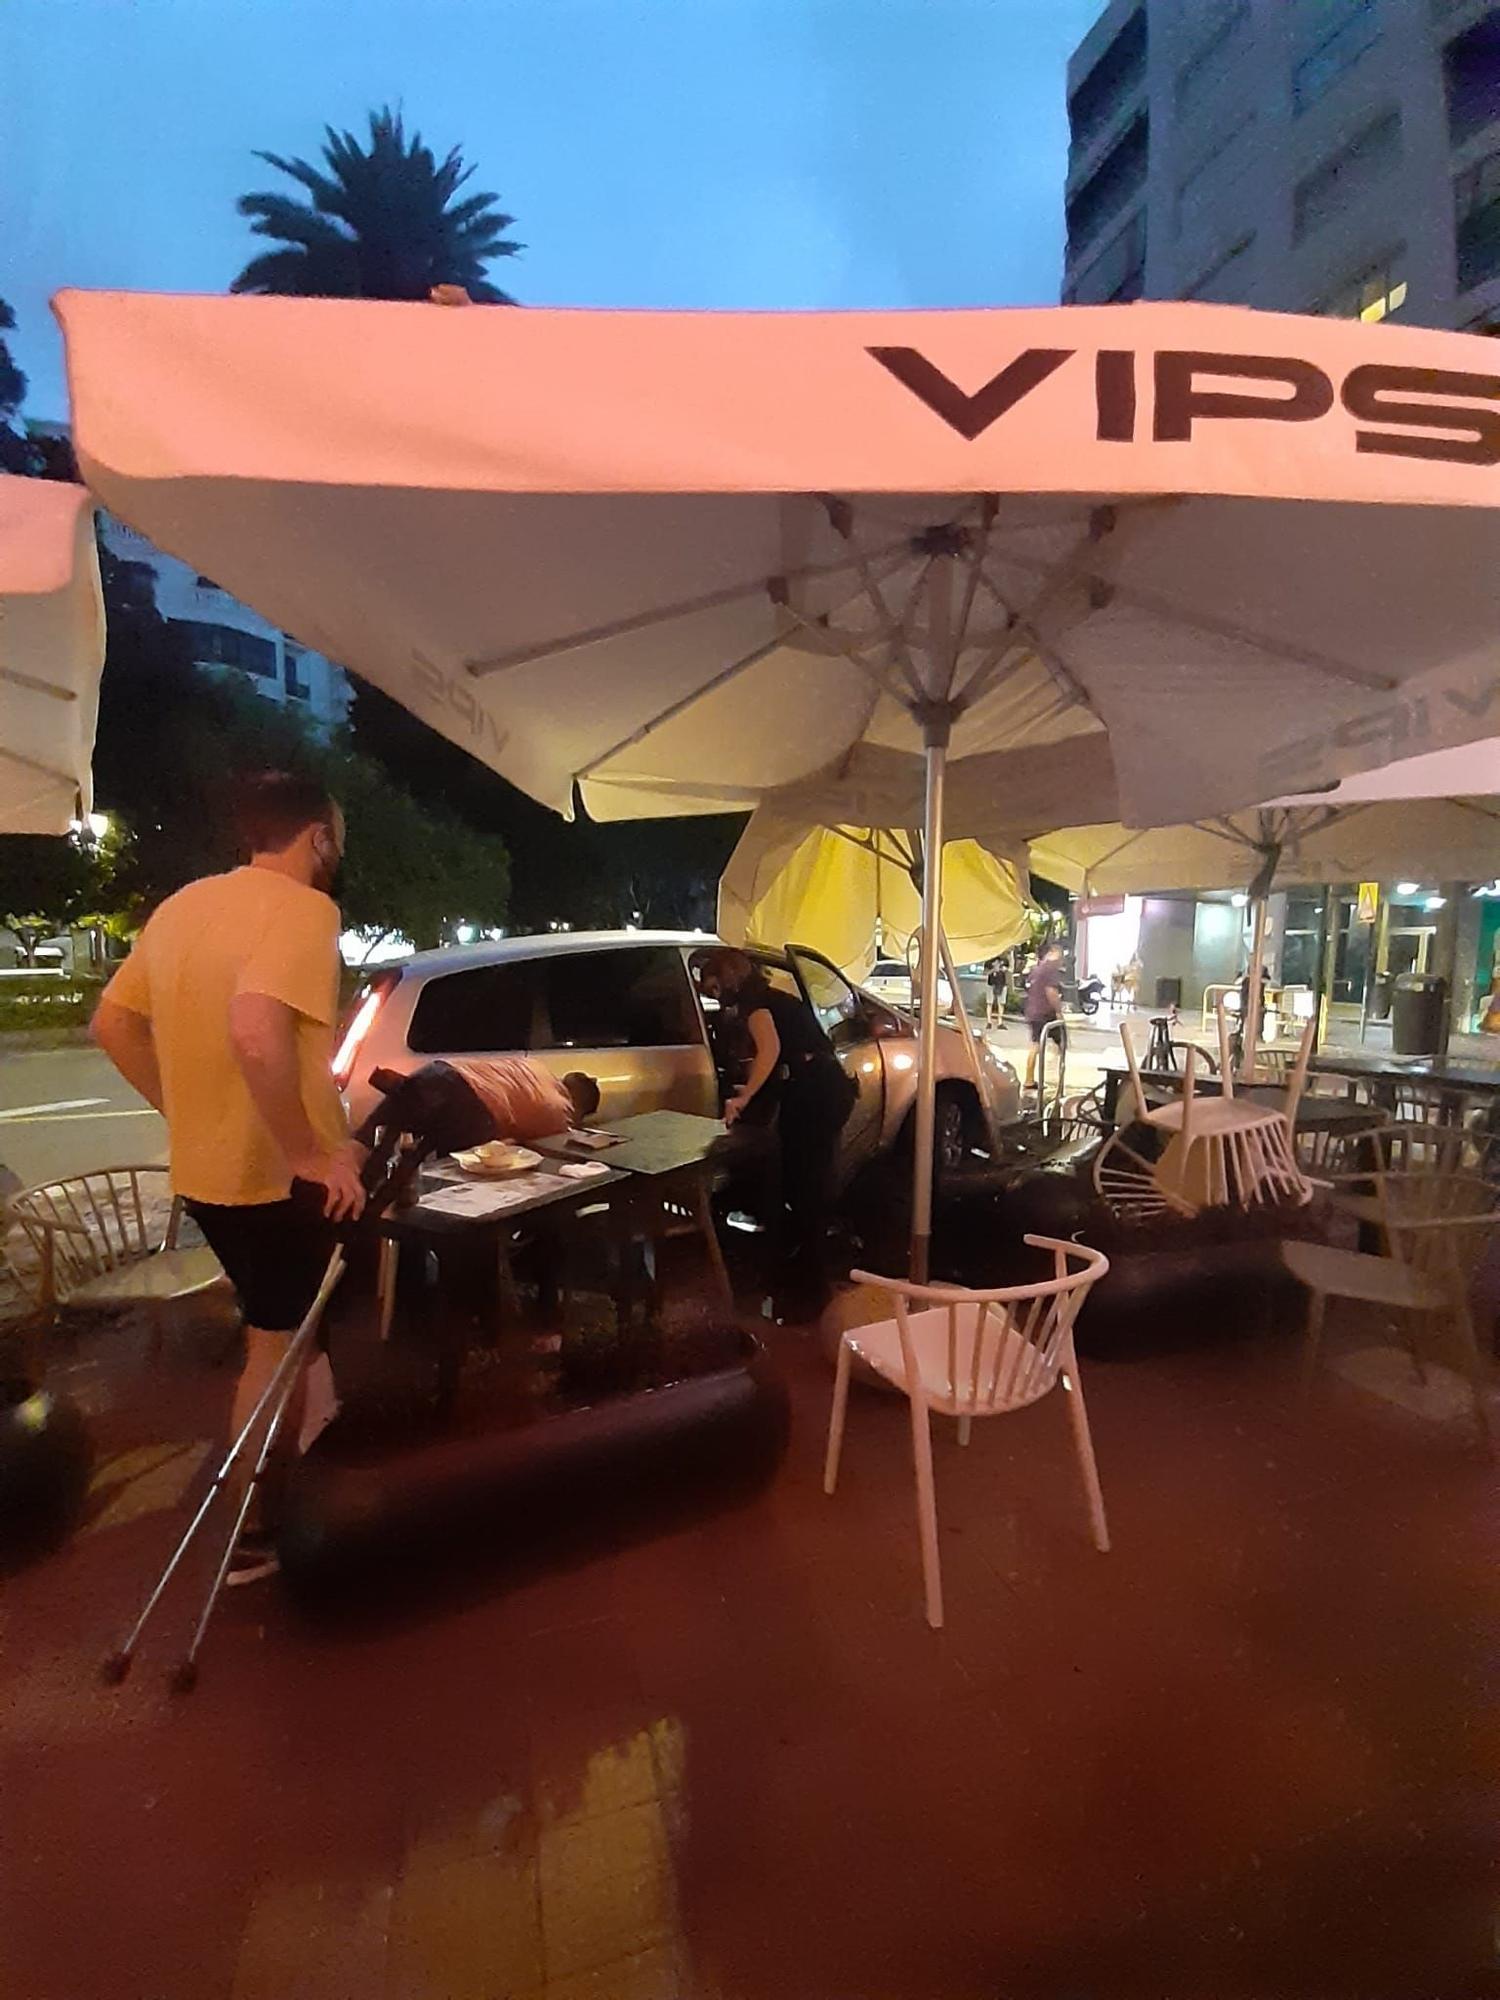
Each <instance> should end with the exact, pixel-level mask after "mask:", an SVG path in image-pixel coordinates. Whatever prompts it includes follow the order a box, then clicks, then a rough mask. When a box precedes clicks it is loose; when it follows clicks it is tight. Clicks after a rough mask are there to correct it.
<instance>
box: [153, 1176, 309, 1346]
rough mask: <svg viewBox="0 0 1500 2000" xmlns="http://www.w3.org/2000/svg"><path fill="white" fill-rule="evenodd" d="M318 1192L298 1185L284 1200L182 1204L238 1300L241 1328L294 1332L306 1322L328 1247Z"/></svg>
mask: <svg viewBox="0 0 1500 2000" xmlns="http://www.w3.org/2000/svg"><path fill="white" fill-rule="evenodd" d="M322 1192H323V1191H322V1189H321V1188H315V1187H313V1186H312V1185H311V1184H309V1183H304V1182H298V1183H295V1184H294V1187H293V1192H292V1193H291V1194H290V1195H288V1197H287V1198H286V1200H285V1201H259V1202H252V1203H248V1204H245V1205H244V1206H237V1207H233V1208H228V1207H221V1206H219V1205H218V1204H216V1203H214V1202H209V1201H189V1202H187V1203H185V1204H184V1206H185V1207H186V1209H187V1212H188V1214H189V1215H190V1216H191V1217H192V1218H193V1220H194V1222H196V1223H197V1225H198V1227H199V1228H200V1229H201V1230H202V1231H203V1237H204V1241H205V1242H206V1243H207V1244H208V1247H209V1249H210V1250H212V1251H213V1253H214V1255H215V1256H216V1257H217V1258H218V1260H219V1262H220V1263H221V1264H222V1265H223V1266H224V1272H225V1275H226V1277H227V1278H228V1279H229V1282H230V1284H232V1285H233V1286H234V1289H235V1291H236V1293H237V1294H238V1295H239V1302H240V1311H241V1312H242V1313H243V1314H244V1316H245V1324H246V1326H258V1327H261V1328H263V1329H264V1330H265V1331H266V1332H267V1333H294V1332H295V1331H296V1329H297V1328H298V1327H299V1326H300V1325H301V1324H302V1322H303V1320H304V1319H305V1318H306V1317H307V1309H308V1307H309V1306H310V1305H311V1304H312V1302H313V1300H314V1299H315V1298H316V1297H317V1296H318V1287H319V1285H321V1284H322V1282H323V1273H324V1272H325V1271H326V1270H327V1268H328V1259H329V1256H330V1254H331V1253H332V1250H333V1244H334V1230H333V1224H332V1223H331V1222H329V1221H328V1220H327V1218H326V1217H325V1216H324V1215H323V1213H322V1207H321V1197H322Z"/></svg>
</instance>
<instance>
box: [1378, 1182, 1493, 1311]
mask: <svg viewBox="0 0 1500 2000" xmlns="http://www.w3.org/2000/svg"><path fill="white" fill-rule="evenodd" d="M1379 1181H1380V1199H1381V1204H1382V1208H1383V1212H1384V1217H1385V1230H1386V1234H1387V1237H1388V1238H1389V1241H1390V1245H1391V1250H1392V1252H1393V1253H1394V1254H1395V1255H1396V1256H1398V1257H1399V1258H1400V1259H1401V1261H1402V1262H1403V1263H1404V1264H1407V1265H1409V1266H1411V1268H1412V1269H1413V1270H1415V1271H1416V1272H1418V1273H1419V1274H1420V1275H1421V1276H1422V1277H1424V1278H1426V1279H1428V1280H1429V1281H1431V1282H1433V1283H1436V1284H1438V1285H1441V1286H1442V1287H1443V1288H1444V1289H1445V1290H1446V1291H1447V1293H1448V1295H1449V1297H1450V1299H1451V1300H1452V1302H1453V1304H1454V1305H1455V1306H1458V1305H1461V1304H1462V1303H1463V1301H1464V1300H1465V1299H1466V1297H1467V1294H1468V1291H1469V1287H1470V1285H1471V1284H1472V1283H1473V1280H1474V1274H1475V1272H1476V1271H1477V1270H1478V1268H1479V1265H1480V1263H1481V1261H1482V1260H1483V1258H1484V1255H1485V1252H1486V1250H1487V1249H1488V1247H1489V1245H1490V1243H1491V1242H1492V1241H1493V1240H1494V1237H1495V1234H1496V1232H1497V1231H1500V1188H1497V1187H1496V1186H1495V1185H1494V1184H1493V1183H1492V1182H1490V1181H1486V1180H1481V1179H1480V1178H1479V1176H1478V1175H1477V1174H1466V1173H1448V1172H1445V1171H1443V1170H1441V1169H1428V1170H1426V1171H1422V1172H1417V1173H1386V1174H1381V1175H1380V1177H1379Z"/></svg>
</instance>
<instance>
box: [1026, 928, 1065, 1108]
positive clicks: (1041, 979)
mask: <svg viewBox="0 0 1500 2000" xmlns="http://www.w3.org/2000/svg"><path fill="white" fill-rule="evenodd" d="M1025 1014H1026V1026H1027V1028H1028V1029H1029V1030H1030V1032H1031V1047H1030V1048H1029V1049H1028V1050H1027V1051H1026V1088H1027V1089H1028V1090H1031V1089H1033V1088H1034V1087H1035V1085H1036V1055H1037V1047H1038V1045H1039V1043H1040V1042H1041V1039H1042V1034H1043V1031H1044V1030H1045V1029H1046V1028H1047V1027H1048V1025H1049V1024H1050V1023H1051V1022H1053V1021H1060V1020H1061V1019H1062V1017H1063V1004H1062V947H1061V946H1060V945H1058V944H1049V945H1048V947H1047V949H1046V950H1045V951H1044V952H1043V953H1042V955H1041V957H1040V958H1039V959H1038V960H1037V962H1036V970H1035V971H1034V972H1033V973H1032V975H1031V977H1030V979H1029V980H1028V981H1027V982H1026V1004H1025Z"/></svg>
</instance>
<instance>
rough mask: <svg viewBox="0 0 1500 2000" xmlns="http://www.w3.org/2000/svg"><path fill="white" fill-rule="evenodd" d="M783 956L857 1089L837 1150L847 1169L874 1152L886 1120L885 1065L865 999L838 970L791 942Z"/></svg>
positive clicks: (815, 954) (877, 1147)
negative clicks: (870, 1022)
mask: <svg viewBox="0 0 1500 2000" xmlns="http://www.w3.org/2000/svg"><path fill="white" fill-rule="evenodd" d="M787 956H788V957H789V958H790V959H791V961H792V964H793V965H794V966H795V967H796V970H797V978H798V980H799V981H800V983H801V985H802V989H803V992H804V993H805V994H806V996H807V1001H808V1005H809V1006H810V1007H811V1008H812V1010H813V1012H814V1014H816V1015H817V1017H818V1024H819V1026H820V1027H821V1028H822V1030H823V1032H824V1034H825V1035H827V1037H828V1039H829V1041H830V1042H832V1044H833V1052H834V1054H835V1055H836V1056H837V1057H838V1059H839V1062H840V1064H841V1065H842V1067H843V1070H844V1073H845V1075H846V1076H849V1077H852V1078H853V1080H854V1082H855V1083H856V1084H857V1085H858V1087H859V1095H858V1097H857V1098H856V1099H855V1101H854V1108H853V1110H852V1111H851V1112H850V1113H849V1120H848V1123H847V1124H846V1125H845V1127H844V1132H843V1139H842V1141H841V1144H840V1149H839V1150H840V1153H841V1155H842V1158H843V1161H844V1164H845V1168H846V1171H852V1170H853V1168H855V1167H857V1166H859V1165H861V1164H862V1163H863V1162H864V1161H865V1160H868V1159H870V1158H871V1157H872V1156H873V1155H874V1154H875V1153H876V1152H877V1151H878V1150H879V1146H880V1138H881V1133H882V1130H883V1128H884V1123H885V1065H884V1064H883V1063H882V1062H881V1060H880V1051H879V1049H878V1048H877V1047H876V1045H875V1043H874V1041H873V1039H872V1038H871V1036H870V1033H869V1029H868V1026H867V1024H866V1020H865V1003H864V1002H863V1001H862V1000H861V998H860V996H859V994H858V993H857V992H856V991H855V990H854V988H853V987H852V986H851V985H850V984H849V982H848V980H847V979H846V978H845V977H844V975H843V973H841V972H839V971H836V970H835V968H834V967H833V966H832V965H830V964H829V962H828V960H827V959H826V958H824V957H822V956H821V954H820V953H818V952H815V951H811V950H809V949H808V947H807V946H806V945H800V944H797V945H790V946H789V947H788V949H787Z"/></svg>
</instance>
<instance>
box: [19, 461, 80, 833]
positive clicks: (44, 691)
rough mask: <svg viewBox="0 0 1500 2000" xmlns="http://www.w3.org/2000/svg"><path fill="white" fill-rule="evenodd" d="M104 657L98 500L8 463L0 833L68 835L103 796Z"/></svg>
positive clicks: (78, 490) (58, 481) (76, 488)
mask: <svg viewBox="0 0 1500 2000" xmlns="http://www.w3.org/2000/svg"><path fill="white" fill-rule="evenodd" d="M103 666H104V599H103V593H102V592H101V590H100V587H99V555H98V550H97V549H96V547H95V545H94V508H93V502H92V501H91V500H90V498H89V496H88V494H87V493H85V492H84V490H83V488H82V487H81V486H72V485H68V484H67V483H65V482H64V481H62V480H51V479H22V478H18V477H17V476H16V475H15V474H12V473H0V833H66V832H67V831H68V827H69V825H70V823H71V822H72V821H73V820H74V819H75V818H76V817H77V816H78V814H79V813H81V812H87V811H88V809H89V807H90V806H91V805H92V804H93V780H92V778H91V776H90V771H89V763H90V759H91V758H92V756H93V754H94V724H95V721H96V718H97V715H98V709H99V675H100V672H101V671H102V669H103Z"/></svg>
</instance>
